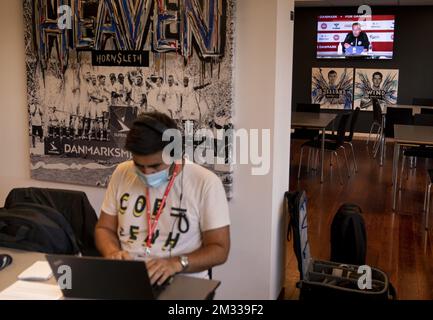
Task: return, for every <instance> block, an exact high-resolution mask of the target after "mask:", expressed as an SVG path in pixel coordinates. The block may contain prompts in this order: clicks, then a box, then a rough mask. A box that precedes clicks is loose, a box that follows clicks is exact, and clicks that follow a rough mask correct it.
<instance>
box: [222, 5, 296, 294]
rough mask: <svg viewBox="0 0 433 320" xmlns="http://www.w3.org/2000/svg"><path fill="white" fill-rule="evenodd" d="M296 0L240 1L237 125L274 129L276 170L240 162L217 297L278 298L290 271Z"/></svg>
mask: <svg viewBox="0 0 433 320" xmlns="http://www.w3.org/2000/svg"><path fill="white" fill-rule="evenodd" d="M293 3H294V1H289V0H266V1H263V0H238V1H237V4H238V7H237V46H236V47H237V54H236V100H235V101H236V104H235V108H236V116H235V126H236V127H237V128H246V129H272V144H271V156H272V158H271V160H272V162H271V163H272V167H271V172H270V174H268V175H266V176H252V175H251V167H250V166H238V167H237V168H236V171H235V177H234V188H235V190H234V199H233V200H232V202H231V206H230V209H231V219H232V249H231V253H230V259H229V262H228V263H227V264H226V265H225V266H223V267H222V268H219V269H218V270H217V272H216V278H218V279H224V280H225V281H226V282H227V281H228V282H229V285H227V284H225V286H223V287H222V288H221V289H220V290H219V294H220V296H218V297H224V298H227V299H275V298H277V296H278V294H279V292H280V290H281V287H282V282H283V276H284V264H283V261H284V258H283V256H284V238H285V237H284V217H283V215H282V203H283V202H282V200H283V195H284V192H285V191H287V189H288V181H289V149H290V148H289V146H290V139H289V128H290V113H291V111H290V110H291V102H290V101H291V81H292V60H293V57H292V51H293V50H292V44H293V22H290V10H293V7H294V4H293Z"/></svg>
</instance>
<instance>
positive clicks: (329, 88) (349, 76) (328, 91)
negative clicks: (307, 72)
mask: <svg viewBox="0 0 433 320" xmlns="http://www.w3.org/2000/svg"><path fill="white" fill-rule="evenodd" d="M311 102H312V103H317V104H320V107H321V108H322V109H343V110H351V109H352V105H353V69H351V68H313V70H312V87H311Z"/></svg>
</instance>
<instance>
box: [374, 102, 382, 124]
mask: <svg viewBox="0 0 433 320" xmlns="http://www.w3.org/2000/svg"><path fill="white" fill-rule="evenodd" d="M373 119H374V122H376V123H378V124H380V125H382V107H381V106H380V103H379V100H377V99H373Z"/></svg>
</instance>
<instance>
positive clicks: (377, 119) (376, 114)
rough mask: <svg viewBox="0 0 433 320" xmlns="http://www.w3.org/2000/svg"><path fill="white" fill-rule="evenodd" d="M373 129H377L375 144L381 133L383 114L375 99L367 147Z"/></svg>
mask: <svg viewBox="0 0 433 320" xmlns="http://www.w3.org/2000/svg"><path fill="white" fill-rule="evenodd" d="M375 127H377V131H376V135H377V137H376V143H377V141H378V140H379V137H380V135H381V134H382V133H383V113H382V108H381V106H380V103H379V101H378V100H377V99H373V123H372V124H371V127H370V133H369V134H368V139H367V145H368V143H369V142H370V137H371V134H372V133H373V129H374V128H375ZM373 149H374V148H373Z"/></svg>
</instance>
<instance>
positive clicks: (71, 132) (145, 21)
mask: <svg viewBox="0 0 433 320" xmlns="http://www.w3.org/2000/svg"><path fill="white" fill-rule="evenodd" d="M234 2H235V1H234V0H24V18H25V44H26V66H27V86H28V112H29V128H30V132H29V133H30V139H31V175H32V177H33V178H35V179H40V180H49V181H55V182H65V183H73V184H83V185H90V186H99V187H106V186H107V183H108V181H109V178H110V175H111V174H112V172H113V171H114V169H115V167H116V166H117V164H119V163H120V162H123V161H125V160H128V159H129V158H130V157H131V155H130V154H129V153H128V152H126V151H124V150H123V145H124V141H125V138H126V135H127V133H128V131H129V127H130V126H131V124H132V122H133V121H134V119H135V118H136V117H137V115H138V114H140V113H141V112H146V111H153V110H157V111H160V112H164V113H166V114H168V115H170V116H171V117H172V118H173V119H175V120H176V121H177V122H178V124H179V126H180V127H182V126H184V125H185V122H186V121H187V120H190V121H192V123H193V130H197V129H201V128H206V129H210V130H217V129H221V128H224V129H229V128H231V127H232V113H233V87H234V86H233V84H234V78H233V62H234V21H235V16H234V15H235V3H234ZM60 6H67V7H64V8H66V9H67V8H70V13H71V19H69V20H68V19H67V15H66V18H65V19H64V20H63V22H64V23H66V25H67V27H66V28H61V26H60V25H59V24H58V22H59V21H60V20H59V18H62V17H63V15H62V13H65V12H66V13H67V12H68V11H67V10H66V9H65V10H66V11H64V12H62V11H59V10H58V9H59V7H60ZM215 143H216V142H215ZM225 143H226V149H227V150H228V148H229V147H230V145H228V142H227V141H226V140H225ZM198 146H200V142H199V143H195V147H198ZM201 147H203V146H201ZM225 160H226V162H225V164H224V163H223V164H222V165H214V164H209V165H206V166H207V167H208V168H210V169H212V170H213V171H214V172H215V173H216V174H217V175H219V176H220V177H221V179H222V181H223V183H224V185H225V188H226V191H227V194H228V197H229V198H230V197H231V192H232V168H231V166H230V165H229V164H228V157H226V158H225ZM218 163H220V162H218Z"/></svg>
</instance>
